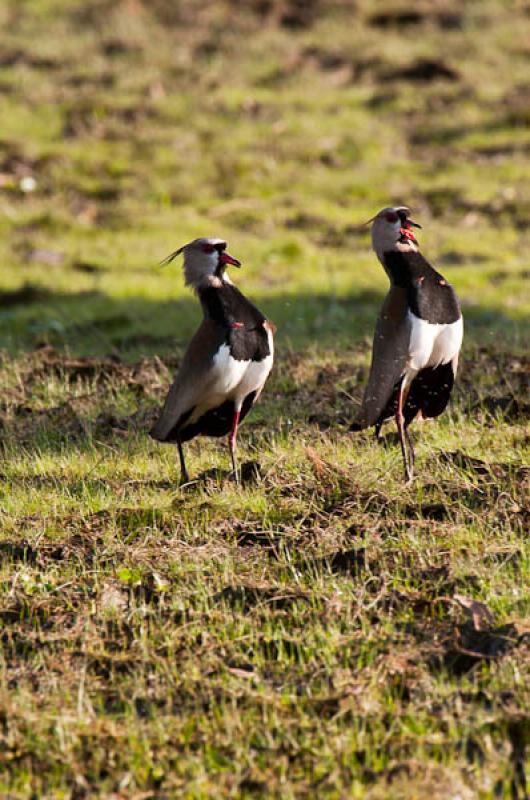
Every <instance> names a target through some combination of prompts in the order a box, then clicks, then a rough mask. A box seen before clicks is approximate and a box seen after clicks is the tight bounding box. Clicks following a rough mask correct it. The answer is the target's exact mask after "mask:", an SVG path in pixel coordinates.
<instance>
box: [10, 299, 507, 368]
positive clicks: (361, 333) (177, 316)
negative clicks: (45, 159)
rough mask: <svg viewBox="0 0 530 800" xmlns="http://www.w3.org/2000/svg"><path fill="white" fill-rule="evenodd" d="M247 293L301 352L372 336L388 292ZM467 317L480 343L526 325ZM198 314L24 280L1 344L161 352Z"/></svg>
mask: <svg viewBox="0 0 530 800" xmlns="http://www.w3.org/2000/svg"><path fill="white" fill-rule="evenodd" d="M242 288H243V290H244V285H243V287H242ZM249 298H250V299H251V300H252V301H253V302H254V303H255V304H256V305H257V306H258V307H259V308H260V309H261V310H262V311H263V312H264V313H265V314H266V315H267V317H268V318H269V319H271V320H272V321H273V322H274V323H275V324H276V326H277V328H278V332H277V335H276V343H277V350H278V351H279V352H281V349H282V345H285V343H286V342H287V343H288V344H289V345H291V346H293V347H295V348H296V349H298V350H301V351H303V350H304V349H305V348H306V347H314V346H317V347H319V348H325V349H332V350H333V349H337V348H339V349H340V348H344V347H348V349H349V348H351V347H352V346H353V347H355V346H356V345H359V344H360V342H361V341H362V340H363V339H364V338H365V337H368V338H371V336H372V334H373V329H374V324H375V320H376V317H377V314H378V312H379V308H380V306H381V304H382V302H383V298H384V292H379V291H375V290H371V289H361V290H358V291H355V292H352V293H350V294H349V295H344V296H338V295H335V294H333V293H331V292H330V293H310V292H298V293H284V294H276V295H275V294H265V295H260V294H259V293H252V292H251V293H249ZM464 315H465V319H466V341H468V342H469V341H470V340H471V341H474V342H475V343H477V344H480V343H481V339H483V336H484V334H485V333H489V337H490V338H493V337H494V336H495V334H496V333H499V332H500V331H502V333H503V344H504V345H505V346H509V343H510V341H511V340H517V338H518V331H520V330H521V327H522V326H523V323H522V322H518V321H517V320H515V319H512V318H510V317H509V316H507V315H506V314H504V313H502V312H501V311H499V310H498V309H494V308H489V307H487V306H482V305H479V304H477V305H476V306H473V307H472V308H468V309H464ZM200 317H201V311H200V307H199V303H198V301H197V299H196V298H195V297H194V296H193V295H192V294H191V293H190V294H189V296H187V297H184V298H179V299H175V300H171V299H170V300H151V299H149V298H145V297H139V296H133V297H130V298H119V299H118V298H114V297H112V296H110V295H108V294H105V293H103V292H100V291H98V290H92V291H83V292H77V293H72V294H66V293H60V292H53V291H49V290H44V289H40V288H39V287H35V286H32V285H30V284H27V285H25V286H24V287H22V288H21V289H19V290H16V291H14V292H13V291H11V292H3V293H2V292H1V291H0V349H4V350H6V351H7V352H8V353H11V354H13V355H20V354H21V353H23V352H28V351H31V350H34V349H35V348H36V347H39V346H42V345H43V344H51V345H53V346H54V347H57V348H59V349H64V350H65V351H67V352H68V353H70V354H72V355H85V356H86V355H98V356H101V355H120V356H124V357H132V358H133V357H138V356H141V355H145V356H152V355H156V354H162V355H164V354H165V353H167V352H169V351H170V350H171V349H173V348H174V347H175V345H178V346H179V347H182V346H184V345H185V344H186V342H187V341H188V340H189V338H190V337H191V335H192V334H193V332H194V330H195V328H196V327H197V325H198V322H199V320H200Z"/></svg>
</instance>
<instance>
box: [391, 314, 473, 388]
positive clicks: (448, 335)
mask: <svg viewBox="0 0 530 800" xmlns="http://www.w3.org/2000/svg"><path fill="white" fill-rule="evenodd" d="M408 317H409V322H410V343H409V356H408V358H407V365H406V369H405V376H406V383H410V382H411V381H412V380H413V379H414V377H415V376H416V375H417V374H418V372H419V371H420V370H422V369H425V367H439V366H440V365H441V364H448V363H449V362H450V361H453V362H455V369H456V363H457V360H458V354H459V352H460V347H461V345H462V337H463V335H464V322H463V319H462V317H460V319H458V320H457V321H456V322H451V323H448V324H442V325H440V324H437V323H432V322H427V321H426V320H424V319H420V318H419V317H417V316H416V315H415V314H413V313H412V312H411V311H409V312H408Z"/></svg>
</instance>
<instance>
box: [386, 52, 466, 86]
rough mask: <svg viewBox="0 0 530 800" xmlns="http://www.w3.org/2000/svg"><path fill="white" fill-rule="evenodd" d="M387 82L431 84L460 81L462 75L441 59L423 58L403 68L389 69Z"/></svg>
mask: <svg viewBox="0 0 530 800" xmlns="http://www.w3.org/2000/svg"><path fill="white" fill-rule="evenodd" d="M383 78H384V79H385V80H395V81H410V82H412V83H431V82H432V81H440V80H444V81H458V80H459V79H460V73H459V72H458V71H457V70H456V69H455V68H454V67H452V66H450V65H449V64H447V63H446V62H445V61H442V60H441V59H430V58H421V59H418V60H417V61H413V62H412V63H411V64H408V65H406V66H403V67H397V68H395V69H388V70H386V71H385V73H384V75H383Z"/></svg>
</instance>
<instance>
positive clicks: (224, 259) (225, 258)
mask: <svg viewBox="0 0 530 800" xmlns="http://www.w3.org/2000/svg"><path fill="white" fill-rule="evenodd" d="M219 260H220V262H221V264H232V266H233V267H240V266H241V261H238V260H237V258H233V257H232V256H231V255H230V253H227V252H226V251H223V252H222V253H221V258H220V259H219Z"/></svg>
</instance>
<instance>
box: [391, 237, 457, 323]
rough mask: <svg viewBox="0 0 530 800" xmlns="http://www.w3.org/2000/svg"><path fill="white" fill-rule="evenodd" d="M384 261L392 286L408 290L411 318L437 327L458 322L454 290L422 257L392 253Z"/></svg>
mask: <svg viewBox="0 0 530 800" xmlns="http://www.w3.org/2000/svg"><path fill="white" fill-rule="evenodd" d="M384 260H385V265H386V268H387V270H388V271H389V273H390V275H391V277H392V280H393V282H394V284H395V285H396V286H400V287H402V288H404V289H406V290H407V300H408V306H409V308H410V310H411V311H412V313H413V314H415V315H416V316H417V317H419V318H420V319H424V320H426V321H427V322H431V323H436V324H439V325H448V324H450V323H452V322H456V321H457V320H458V319H460V315H461V312H460V303H459V302H458V298H457V296H456V293H455V291H454V289H453V287H452V286H451V284H450V283H447V281H446V280H445V278H444V277H443V275H440V273H439V272H436V270H435V269H433V268H432V267H431V265H430V264H429V262H428V261H427V260H426V259H425V258H424V257H423V256H422V255H421V253H415V252H413V251H411V252H408V253H401V252H399V251H396V250H391V251H389V252H387V253H385V254H384Z"/></svg>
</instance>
